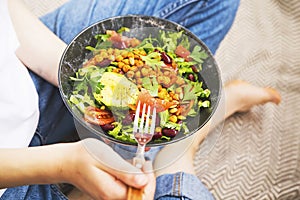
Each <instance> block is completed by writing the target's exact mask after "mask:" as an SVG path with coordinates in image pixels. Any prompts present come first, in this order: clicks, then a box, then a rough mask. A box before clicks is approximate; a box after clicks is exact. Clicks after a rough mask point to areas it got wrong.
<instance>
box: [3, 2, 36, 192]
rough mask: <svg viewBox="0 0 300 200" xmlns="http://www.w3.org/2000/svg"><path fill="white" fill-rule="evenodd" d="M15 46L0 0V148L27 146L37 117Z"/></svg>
mask: <svg viewBox="0 0 300 200" xmlns="http://www.w3.org/2000/svg"><path fill="white" fill-rule="evenodd" d="M28 28H30V27H28ZM18 46H19V42H18V40H17V36H16V34H15V31H14V28H13V25H12V22H11V19H10V16H9V12H8V6H7V0H0V92H1V94H0V148H20V147H26V146H28V145H29V142H30V141H31V139H32V137H33V135H34V132H35V130H36V127H37V124H38V119H39V108H38V94H37V92H36V89H35V86H34V83H33V81H32V79H31V77H30V75H29V73H28V71H27V69H26V67H25V66H24V65H23V64H22V63H21V62H20V60H19V59H18V58H17V57H16V55H15V51H16V49H17V47H18ZM8 173H9V172H8ZM3 192H4V190H0V197H1V195H2V194H3Z"/></svg>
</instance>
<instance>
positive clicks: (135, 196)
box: [127, 187, 144, 200]
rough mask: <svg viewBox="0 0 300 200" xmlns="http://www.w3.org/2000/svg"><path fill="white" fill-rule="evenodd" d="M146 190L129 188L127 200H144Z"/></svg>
mask: <svg viewBox="0 0 300 200" xmlns="http://www.w3.org/2000/svg"><path fill="white" fill-rule="evenodd" d="M143 195H144V189H137V188H134V187H128V191H127V200H143Z"/></svg>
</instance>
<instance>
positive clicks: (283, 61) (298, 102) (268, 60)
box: [26, 0, 300, 200]
mask: <svg viewBox="0 0 300 200" xmlns="http://www.w3.org/2000/svg"><path fill="white" fill-rule="evenodd" d="M26 1H27V3H28V4H29V5H30V7H31V8H32V10H33V11H34V13H36V14H37V15H42V14H44V13H46V12H48V11H50V10H53V9H54V8H55V7H57V6H59V5H61V4H62V3H63V2H64V1H65V0H43V1H42V0H41V1H38V0H26ZM299 13H300V1H299V0H263V1H262V0H251V1H249V0H248V1H247V0H241V5H240V8H239V11H238V14H237V17H236V20H235V23H234V25H233V27H232V29H231V30H230V32H229V34H228V35H227V37H226V38H225V40H224V41H223V42H222V44H221V46H220V48H219V50H218V52H217V55H216V58H217V61H218V63H219V65H220V66H221V69H222V73H223V79H224V81H228V80H231V79H236V78H239V79H244V80H247V81H249V82H251V83H253V84H256V85H259V86H266V85H267V86H272V87H274V88H276V89H278V90H279V91H280V93H281V94H282V97H283V98H282V103H281V104H280V105H279V106H274V105H272V104H267V105H264V106H258V107H255V108H254V109H252V110H251V111H250V112H248V113H244V114H236V115H234V116H233V117H231V118H230V119H228V120H227V121H226V122H225V124H224V128H223V131H222V134H221V135H220V137H219V138H218V140H217V142H216V144H215V146H214V148H213V149H212V150H211V151H209V152H208V151H206V152H205V151H204V153H203V151H201V150H200V151H199V152H198V154H197V157H196V160H195V164H196V166H197V167H196V170H197V174H198V176H199V178H200V179H201V180H202V181H203V182H204V184H205V185H206V186H207V187H208V188H209V190H210V191H211V192H212V193H213V194H214V196H215V197H216V199H222V200H223V199H259V200H260V199H300V14H299ZM216 135H218V134H216V133H215V132H212V134H211V135H210V137H214V136H216ZM208 139H210V138H208Z"/></svg>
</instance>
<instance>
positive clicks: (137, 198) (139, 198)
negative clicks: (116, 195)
mask: <svg viewBox="0 0 300 200" xmlns="http://www.w3.org/2000/svg"><path fill="white" fill-rule="evenodd" d="M132 162H133V165H134V166H136V167H138V168H142V167H143V165H144V163H145V158H144V155H142V156H136V157H134V158H133V160H132ZM143 195H144V189H137V188H134V187H131V186H129V187H128V191H127V200H143Z"/></svg>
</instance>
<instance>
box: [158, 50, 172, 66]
mask: <svg viewBox="0 0 300 200" xmlns="http://www.w3.org/2000/svg"><path fill="white" fill-rule="evenodd" d="M161 59H162V60H163V61H164V63H165V64H171V63H172V59H171V58H170V56H168V55H167V54H166V53H165V52H162V53H161Z"/></svg>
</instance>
